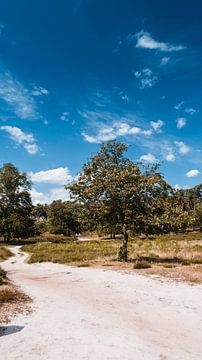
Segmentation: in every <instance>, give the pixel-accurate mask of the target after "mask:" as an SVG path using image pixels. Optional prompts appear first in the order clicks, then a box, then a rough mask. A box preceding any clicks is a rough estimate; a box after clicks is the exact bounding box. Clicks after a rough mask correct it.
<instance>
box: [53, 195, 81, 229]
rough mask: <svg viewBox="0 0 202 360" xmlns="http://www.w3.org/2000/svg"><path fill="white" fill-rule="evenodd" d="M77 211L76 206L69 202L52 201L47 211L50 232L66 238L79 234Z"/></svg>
mask: <svg viewBox="0 0 202 360" xmlns="http://www.w3.org/2000/svg"><path fill="white" fill-rule="evenodd" d="M77 210H78V206H77V204H75V203H73V202H71V201H65V202H62V201H61V200H57V201H53V202H52V204H51V205H49V207H48V211H47V213H48V224H49V230H50V232H51V233H52V234H63V235H66V236H71V235H74V234H75V233H76V232H80V224H79V221H78V220H77V217H78V214H77Z"/></svg>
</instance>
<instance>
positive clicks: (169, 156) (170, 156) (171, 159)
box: [165, 150, 176, 161]
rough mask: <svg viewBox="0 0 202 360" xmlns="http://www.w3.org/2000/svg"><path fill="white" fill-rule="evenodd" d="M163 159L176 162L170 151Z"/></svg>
mask: <svg viewBox="0 0 202 360" xmlns="http://www.w3.org/2000/svg"><path fill="white" fill-rule="evenodd" d="M165 159H166V160H167V161H175V160H176V157H175V154H174V153H173V152H172V150H171V151H168V153H167V154H166V157H165Z"/></svg>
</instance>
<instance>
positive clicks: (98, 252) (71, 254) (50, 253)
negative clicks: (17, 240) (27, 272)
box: [22, 240, 120, 265]
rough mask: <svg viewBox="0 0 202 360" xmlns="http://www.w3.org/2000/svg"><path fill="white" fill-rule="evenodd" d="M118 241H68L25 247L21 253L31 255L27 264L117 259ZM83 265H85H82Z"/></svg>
mask: <svg viewBox="0 0 202 360" xmlns="http://www.w3.org/2000/svg"><path fill="white" fill-rule="evenodd" d="M119 246H120V241H117V240H115V241H83V242H79V241H69V242H68V243H66V244H36V245H25V246H23V247H22V250H23V251H27V252H29V253H31V257H30V259H29V263H35V262H43V261H51V262H54V263H62V264H68V263H77V262H78V263H83V262H84V263H85V262H88V261H94V260H100V259H106V258H108V259H111V260H112V259H113V258H117V256H118V250H119ZM84 265H85V264H84Z"/></svg>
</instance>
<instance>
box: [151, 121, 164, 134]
mask: <svg viewBox="0 0 202 360" xmlns="http://www.w3.org/2000/svg"><path fill="white" fill-rule="evenodd" d="M150 125H151V127H152V128H153V129H154V131H156V132H158V133H159V132H161V128H162V126H163V125H164V122H163V121H162V120H157V121H150Z"/></svg>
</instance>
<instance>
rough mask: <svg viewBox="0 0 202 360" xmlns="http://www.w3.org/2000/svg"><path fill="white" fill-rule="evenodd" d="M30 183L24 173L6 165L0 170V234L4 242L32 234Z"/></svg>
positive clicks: (10, 165)
mask: <svg viewBox="0 0 202 360" xmlns="http://www.w3.org/2000/svg"><path fill="white" fill-rule="evenodd" d="M30 188H31V183H30V181H29V180H28V179H27V175H26V174H25V173H20V172H19V171H18V169H17V168H16V167H15V166H14V165H12V164H10V163H8V164H4V165H3V167H2V168H0V234H1V236H3V238H4V241H10V240H12V239H13V238H26V237H27V236H30V235H32V234H33V228H34V221H33V219H32V216H31V212H32V201H31V197H30V194H29V191H28V190H30Z"/></svg>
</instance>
